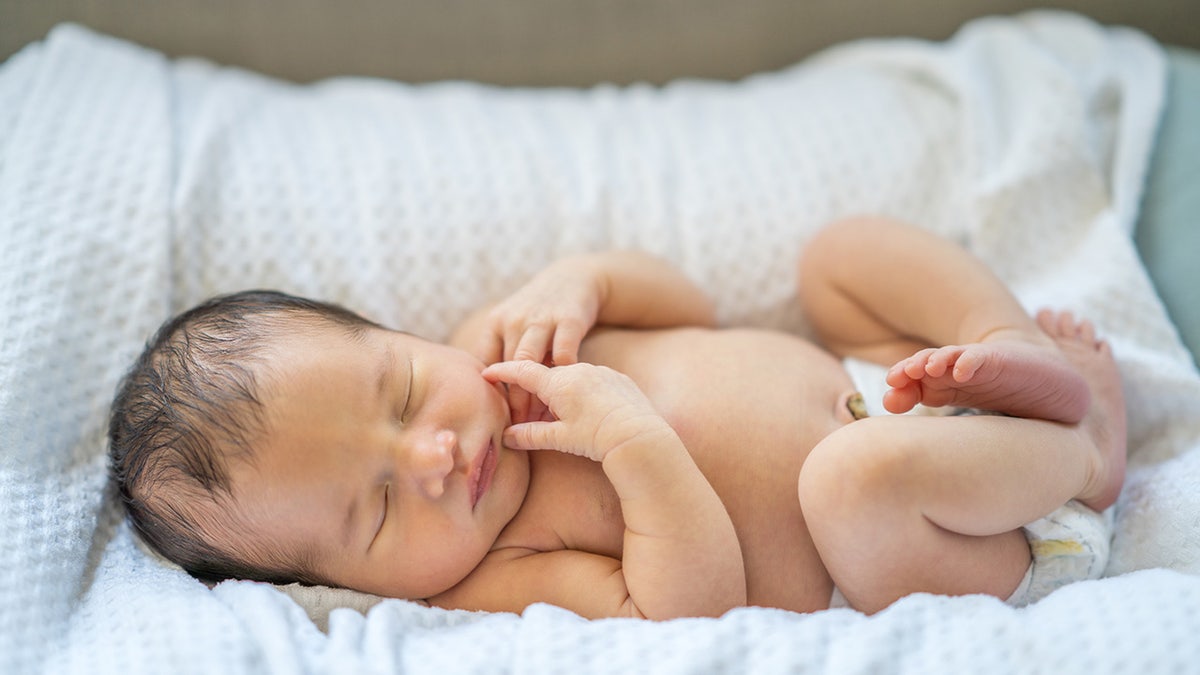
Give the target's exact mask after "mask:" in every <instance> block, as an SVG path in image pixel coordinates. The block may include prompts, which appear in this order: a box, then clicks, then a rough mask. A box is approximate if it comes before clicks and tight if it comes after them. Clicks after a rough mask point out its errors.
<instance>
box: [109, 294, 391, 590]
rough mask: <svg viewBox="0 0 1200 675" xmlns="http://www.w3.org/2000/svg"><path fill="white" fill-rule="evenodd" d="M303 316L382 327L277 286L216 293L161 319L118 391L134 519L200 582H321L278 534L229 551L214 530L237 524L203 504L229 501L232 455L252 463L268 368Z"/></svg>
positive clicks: (119, 442)
mask: <svg viewBox="0 0 1200 675" xmlns="http://www.w3.org/2000/svg"><path fill="white" fill-rule="evenodd" d="M296 320H301V321H308V322H309V324H310V325H312V326H334V327H339V328H342V329H344V330H346V331H347V332H348V334H349V335H351V336H361V335H362V334H363V333H365V332H366V331H367V330H368V329H370V328H377V327H379V325H378V324H376V323H374V322H372V321H369V320H367V319H365V318H363V317H361V316H359V315H358V314H355V313H354V312H351V311H350V310H348V309H345V308H344V307H340V306H338V305H333V304H329V303H324V302H318V301H315V300H309V299H305V298H299V297H296V296H292V295H287V294H285V293H279V292H276V291H261V290H255V291H243V292H240V293H234V294H231V295H224V296H219V297H215V298H212V299H211V300H208V301H206V302H204V303H202V304H200V305H197V306H196V307H193V308H192V309H190V310H188V311H186V312H183V313H182V314H180V315H178V316H176V317H174V318H172V319H170V320H169V321H167V322H166V323H165V324H163V326H162V327H161V328H159V330H158V332H157V333H156V334H155V335H154V337H153V338H151V340H150V341H149V342H148V343H147V344H146V348H145V349H144V350H143V351H142V354H141V356H139V357H138V359H137V361H136V362H135V363H134V365H133V367H132V368H131V369H130V370H129V372H128V373H127V374H126V375H125V377H124V379H123V380H122V381H121V384H120V386H119V387H118V389H117V394H116V398H115V399H114V401H113V406H112V412H111V416H110V418H109V426H108V440H109V460H110V467H111V470H112V474H113V477H114V480H115V482H116V484H117V486H118V488H119V489H120V494H121V499H122V501H123V502H124V504H125V508H126V512H127V514H128V516H129V520H130V521H131V522H132V523H133V526H134V527H135V528H136V529H137V531H138V532H139V533H140V534H141V536H142V538H143V539H144V540H145V541H146V542H147V543H148V544H150V546H151V547H153V548H154V549H155V550H157V551H158V552H159V553H161V554H162V555H163V556H165V557H166V558H167V559H169V560H172V561H174V562H175V563H177V564H179V565H180V566H182V567H183V568H184V569H185V570H187V571H188V572H189V573H191V574H192V575H193V576H196V577H198V578H200V579H203V580H206V581H219V580H222V579H229V578H237V579H254V580H258V581H268V582H273V583H289V582H293V581H301V582H306V583H322V580H321V579H320V578H317V577H316V576H315V573H314V572H313V571H312V569H311V568H312V565H311V564H310V563H308V562H305V561H304V559H303V557H302V556H303V555H304V552H303V551H294V552H289V553H293V554H294V555H295V556H296V558H295V559H289V560H284V559H282V558H281V553H280V552H279V551H277V550H276V549H275V548H274V547H273V545H272V544H271V543H269V542H260V543H259V545H258V546H253V545H252V547H253V548H258V549H259V550H258V551H256V552H255V553H256V555H253V556H252V555H249V554H247V552H246V551H241V552H234V551H228V550H224V549H223V548H222V547H220V546H218V545H216V544H214V543H213V539H214V538H215V537H214V535H215V534H217V533H219V532H220V531H221V530H222V529H224V530H225V531H226V532H228V531H230V529H231V527H233V526H232V525H231V524H230V523H225V522H218V519H217V518H214V516H213V511H214V510H213V509H212V508H207V509H206V508H197V507H198V506H200V507H202V506H204V505H205V504H209V505H215V506H217V507H218V508H219V507H220V506H222V505H223V504H225V503H226V502H227V501H228V499H229V498H230V495H231V490H232V486H231V482H230V477H229V460H230V459H233V458H237V459H240V460H250V459H252V457H253V455H252V445H253V442H254V441H255V439H256V437H257V436H259V435H260V434H262V433H263V431H264V422H263V410H262V403H261V402H260V399H259V396H260V394H261V392H260V384H261V383H260V378H259V375H261V373H262V371H263V369H264V368H265V363H266V359H267V357H268V355H269V350H270V349H271V348H272V347H273V345H276V344H278V340H279V338H281V337H284V336H286V335H287V332H286V331H294V330H295V328H296V323H295V321H296ZM302 326H303V324H301V327H302ZM251 557H256V558H259V560H257V561H251V560H250V558H251Z"/></svg>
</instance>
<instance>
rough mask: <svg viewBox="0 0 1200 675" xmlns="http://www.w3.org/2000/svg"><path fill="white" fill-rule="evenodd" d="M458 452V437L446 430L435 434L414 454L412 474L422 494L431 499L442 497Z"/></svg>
mask: <svg viewBox="0 0 1200 675" xmlns="http://www.w3.org/2000/svg"><path fill="white" fill-rule="evenodd" d="M457 452H458V436H457V435H456V434H455V433H454V432H453V431H449V430H446V429H443V430H441V431H438V432H436V433H434V434H433V436H432V438H430V439H429V441H428V442H427V443H423V444H421V445H420V446H419V447H418V448H416V449H415V450H414V452H413V458H412V467H411V468H412V473H413V478H414V480H415V481H416V483H417V487H418V488H420V490H421V492H423V493H425V495H426V496H427V497H429V498H430V499H437V498H438V497H441V496H442V494H443V493H445V491H446V477H447V476H449V475H450V473H451V472H452V471H454V463H455V455H456V454H457Z"/></svg>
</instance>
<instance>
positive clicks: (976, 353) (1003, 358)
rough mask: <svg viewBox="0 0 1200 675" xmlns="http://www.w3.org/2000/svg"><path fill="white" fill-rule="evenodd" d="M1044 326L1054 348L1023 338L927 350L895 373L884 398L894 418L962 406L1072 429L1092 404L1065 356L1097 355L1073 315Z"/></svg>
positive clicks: (1044, 316)
mask: <svg viewBox="0 0 1200 675" xmlns="http://www.w3.org/2000/svg"><path fill="white" fill-rule="evenodd" d="M1038 323H1039V324H1040V325H1041V327H1042V330H1043V331H1045V333H1046V334H1047V335H1049V336H1050V337H1051V338H1052V339H1053V340H1054V343H1053V344H1042V343H1034V342H1029V341H1028V340H1026V339H1024V337H1023V336H1017V337H1016V338H1015V339H1005V338H1004V337H1003V336H992V339H991V340H989V341H988V342H982V343H974V344H968V345H949V346H946V347H938V348H928V349H922V350H921V351H919V352H917V353H916V354H913V355H912V356H909V357H908V358H906V359H904V360H902V361H900V362H898V363H896V364H895V365H894V366H892V368H891V370H889V371H888V374H887V383H888V385H890V386H891V387H892V390H891V391H889V392H887V393H886V394H885V395H884V397H883V405H884V407H885V408H887V409H888V410H889V411H891V412H894V413H902V412H906V411H908V410H910V409H911V408H912V407H913V406H915V405H916V404H917V403H923V404H925V405H927V406H932V407H937V406H945V405H954V406H964V407H968V408H980V409H983V410H992V411H996V412H1002V413H1005V414H1008V415H1016V416H1017V417H1036V418H1039V419H1046V420H1052V421H1056V422H1066V423H1068V424H1074V423H1075V422H1078V421H1079V420H1081V419H1083V415H1084V413H1086V412H1087V409H1088V404H1089V403H1090V401H1091V397H1090V394H1089V392H1088V385H1087V382H1085V381H1084V379H1083V377H1082V376H1080V374H1079V373H1078V371H1077V370H1076V368H1075V366H1074V365H1073V364H1072V362H1071V360H1070V359H1068V358H1067V352H1069V351H1075V350H1085V351H1087V350H1092V351H1094V350H1095V349H1096V344H1097V343H1096V339H1095V330H1094V329H1093V328H1092V324H1091V323H1089V322H1086V321H1085V322H1083V323H1081V324H1078V325H1076V324H1075V322H1074V320H1073V319H1072V318H1071V315H1070V314H1062V315H1059V314H1056V313H1052V312H1049V311H1045V310H1043V311H1042V312H1040V313H1039V314H1038Z"/></svg>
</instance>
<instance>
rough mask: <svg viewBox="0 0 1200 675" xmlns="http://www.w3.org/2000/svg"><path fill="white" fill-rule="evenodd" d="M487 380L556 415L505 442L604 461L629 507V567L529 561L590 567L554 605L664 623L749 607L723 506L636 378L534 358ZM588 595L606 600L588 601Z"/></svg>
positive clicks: (497, 368)
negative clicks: (526, 395)
mask: <svg viewBox="0 0 1200 675" xmlns="http://www.w3.org/2000/svg"><path fill="white" fill-rule="evenodd" d="M484 376H485V377H487V378H488V379H490V380H492V381H499V382H505V383H508V384H509V385H515V386H518V387H521V388H523V389H525V390H527V391H530V392H532V393H533V394H535V395H537V396H538V397H539V398H540V399H541V400H542V401H543V402H544V403H545V404H546V405H547V406H548V408H549V409H550V412H551V413H552V414H553V419H552V420H551V421H547V422H528V423H522V424H515V425H513V426H511V427H509V428H508V429H507V430H505V433H504V441H505V445H508V446H509V447H512V448H516V449H525V450H538V449H552V450H557V451H559V452H566V453H570V454H574V455H580V456H584V457H588V458H590V459H592V460H594V461H597V462H600V463H601V465H602V466H603V468H604V473H605V474H606V475H607V476H608V479H609V481H611V482H612V485H613V487H614V488H615V489H616V492H617V495H618V497H620V500H621V512H622V514H623V516H624V519H625V540H624V548H623V554H622V560H621V561H611V560H608V559H604V558H602V557H601V556H590V555H589V554H584V553H580V552H562V553H564V555H559V556H553V555H549V554H547V555H545V556H530V558H537V559H538V560H537V561H526V562H525V563H524V564H527V565H537V564H546V563H547V561H549V560H551V559H554V560H559V561H562V562H564V563H570V564H571V565H572V566H573V567H574V568H575V569H578V570H584V569H588V570H590V572H589V573H588V576H590V577H591V579H586V578H573V583H572V584H571V591H570V592H571V594H572V595H573V596H574V597H565V598H564V597H563V594H562V593H556V592H554V589H553V588H550V589H549V590H550V591H551V594H552V596H553V597H552V598H550V599H552V600H554V601H558V602H560V603H561V604H568V603H570V604H573V605H576V606H571V607H568V608H569V609H575V610H576V611H579V612H580V613H583V614H593V611H594V608H596V607H601V608H604V607H608V608H610V610H608V611H609V612H611V613H616V614H620V615H626V616H643V617H647V618H656V619H666V618H672V617H679V616H717V615H720V614H723V613H724V612H726V611H728V610H729V609H731V608H733V607H737V606H740V605H744V604H745V602H746V575H745V569H744V566H743V562H742V554H741V548H740V546H739V544H738V539H737V533H736V532H735V531H734V528H733V522H732V521H731V520H730V518H729V514H728V513H727V512H726V510H725V506H724V505H723V504H722V503H721V500H720V498H718V497H717V494H716V492H714V491H713V488H712V486H711V485H710V484H709V482H708V480H707V479H706V478H705V477H704V475H703V474H702V473H701V472H700V469H699V468H698V467H697V466H696V464H695V462H694V461H692V457H691V455H690V454H688V451H687V448H685V447H684V445H683V442H682V441H681V440H680V439H679V436H678V435H677V434H676V433H675V431H674V429H672V428H671V426H670V425H669V424H667V422H666V420H664V419H663V418H662V417H661V416H660V415H659V414H658V413H657V412H655V411H654V409H653V407H652V406H651V404H650V402H649V400H647V399H646V397H645V395H644V394H643V393H642V392H641V390H640V389H638V387H637V386H636V385H635V384H634V383H633V381H632V380H630V379H629V378H628V377H626V376H624V375H622V374H620V373H617V372H616V371H613V370H610V369H608V368H603V367H599V366H592V365H588V364H576V365H573V366H567V367H560V368H546V367H545V366H542V365H540V364H536V363H533V362H532V361H520V362H504V363H498V364H495V365H493V366H491V367H489V368H488V369H487V370H485V371H484ZM605 560H608V563H605V562H604V561H605ZM518 562H521V561H518ZM606 564H607V567H606V566H605V565H606ZM531 576H532V575H529V574H526V575H524V577H525V578H526V579H528V578H530V577H531ZM559 576H561V571H560V572H558V573H550V572H549V571H545V572H543V573H542V574H541V575H540V576H539V577H538V578H540V579H545V580H546V583H547V584H550V585H553V579H555V578H556V577H559ZM589 593H591V594H593V596H598V595H600V594H602V593H607V596H606V597H586V596H587V594H589ZM614 594H616V595H617V596H616V597H614ZM542 599H545V598H542Z"/></svg>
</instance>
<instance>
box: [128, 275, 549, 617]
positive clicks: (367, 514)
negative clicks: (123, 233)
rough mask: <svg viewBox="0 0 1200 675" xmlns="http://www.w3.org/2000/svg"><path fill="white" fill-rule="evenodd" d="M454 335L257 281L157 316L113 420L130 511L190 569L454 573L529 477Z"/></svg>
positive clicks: (348, 578)
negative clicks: (443, 338) (374, 318)
mask: <svg viewBox="0 0 1200 675" xmlns="http://www.w3.org/2000/svg"><path fill="white" fill-rule="evenodd" d="M482 368H483V364H482V363H480V362H479V361H478V359H475V358H474V357H472V356H471V355H470V354H467V353H466V352H463V351H461V350H458V349H454V348H451V347H447V346H444V345H439V344H436V343H431V342H428V341H425V340H421V339H419V338H416V337H414V336H411V335H407V334H404V333H399V332H396V331H390V330H386V329H384V328H382V327H380V326H379V325H378V324H375V323H373V322H371V321H368V320H367V319H365V318H363V317H361V316H359V315H357V314H354V313H353V312H350V311H349V310H346V309H344V308H342V307H338V306H336V305H330V304H326V303H321V302H316V301H312V300H307V299H303V298H296V297H293V296H289V295H285V294H282V293H275V292H269V291H249V292H244V293H237V294H234V295H230V296H223V297H219V298H215V299H213V300H210V301H208V302H205V303H203V304H201V305H199V306H197V307H195V308H193V309H191V310H189V311H187V312H185V313H183V314H181V315H179V316H178V317H175V318H173V319H171V320H170V321H168V322H167V323H166V324H165V325H164V326H163V327H162V328H161V329H160V330H159V331H158V333H157V334H156V335H155V336H154V338H153V339H152V340H151V341H150V342H149V344H148V345H147V347H146V349H145V351H144V352H143V353H142V355H141V356H140V357H139V358H138V360H137V362H136V363H135V365H134V367H133V368H132V369H131V370H130V372H129V373H128V375H126V377H125V379H124V380H123V381H122V383H121V386H120V388H119V389H118V393H117V397H116V400H115V401H114V404H113V411H112V417H111V421H110V424H109V442H110V454H111V461H112V468H113V472H114V475H115V476H116V481H117V483H118V485H119V488H120V491H121V495H122V498H123V500H124V502H125V504H126V507H127V511H128V513H129V516H130V520H131V521H132V522H133V524H134V526H135V527H136V529H137V530H138V532H139V533H140V534H141V535H142V537H143V539H145V540H146V541H147V542H148V543H149V544H150V545H151V546H152V547H153V548H155V549H156V550H158V551H159V552H160V553H161V554H163V555H164V556H165V557H167V558H168V559H170V560H172V561H174V562H176V563H178V564H179V565H181V566H182V567H183V568H184V569H186V570H187V571H188V572H190V573H192V574H193V575H195V576H197V577H200V578H203V579H209V580H219V579H225V578H242V579H256V580H262V581H270V582H276V583H287V582H291V581H301V582H306V583H320V584H327V585H335V586H345V587H349V588H355V589H358V590H362V591H367V592H372V593H377V594H380V595H390V596H395V597H412V598H416V597H428V596H431V595H434V594H436V593H438V592H441V591H442V590H446V589H447V588H450V587H451V586H453V585H454V584H455V583H457V582H458V581H459V580H461V579H462V578H463V577H465V576H466V575H467V574H468V573H469V572H470V570H471V569H473V568H474V566H475V565H476V564H478V562H479V560H480V559H482V557H483V556H484V555H486V553H487V551H488V550H490V547H491V545H492V543H493V542H494V541H495V539H496V536H497V535H498V534H499V532H500V530H501V529H503V527H504V525H505V524H507V522H508V521H509V520H511V518H512V517H513V515H514V514H515V513H516V511H517V509H518V508H519V506H520V504H521V500H522V499H523V496H524V491H525V489H526V487H527V485H528V464H527V460H526V459H525V457H524V456H523V454H521V453H514V452H511V451H508V450H506V449H504V448H503V447H502V446H501V444H500V438H501V437H502V433H503V429H504V427H505V426H506V424H507V423H508V408H507V404H506V402H505V397H504V394H503V391H502V390H501V389H499V388H498V387H497V386H495V385H492V384H490V383H488V382H487V381H486V380H484V379H483V378H482V376H481V375H480V372H481V370H482Z"/></svg>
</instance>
